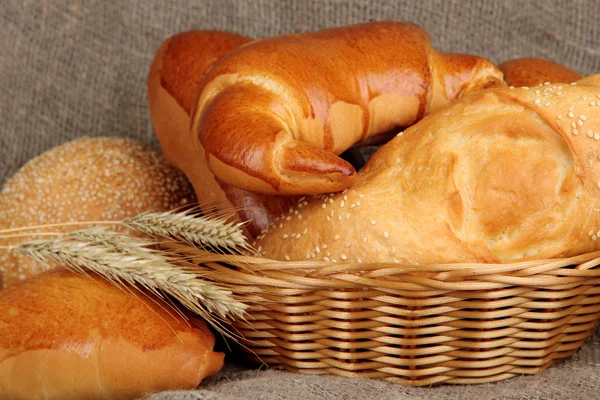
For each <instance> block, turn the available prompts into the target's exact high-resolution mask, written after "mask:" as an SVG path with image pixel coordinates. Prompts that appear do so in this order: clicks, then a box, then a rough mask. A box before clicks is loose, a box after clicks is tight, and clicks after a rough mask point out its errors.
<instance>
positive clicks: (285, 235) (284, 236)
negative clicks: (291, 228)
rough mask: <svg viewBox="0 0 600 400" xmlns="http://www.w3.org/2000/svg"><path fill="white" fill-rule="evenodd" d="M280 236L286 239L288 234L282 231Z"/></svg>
mask: <svg viewBox="0 0 600 400" xmlns="http://www.w3.org/2000/svg"><path fill="white" fill-rule="evenodd" d="M281 237H282V238H284V239H287V238H288V237H289V236H288V234H287V233H284V234H283V235H281Z"/></svg>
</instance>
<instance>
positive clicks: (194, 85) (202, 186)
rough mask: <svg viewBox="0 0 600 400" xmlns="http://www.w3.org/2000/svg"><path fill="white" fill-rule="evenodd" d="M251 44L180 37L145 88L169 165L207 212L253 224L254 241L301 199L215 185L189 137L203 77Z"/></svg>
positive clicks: (220, 36) (201, 35) (165, 50)
mask: <svg viewBox="0 0 600 400" xmlns="http://www.w3.org/2000/svg"><path fill="white" fill-rule="evenodd" d="M250 41H251V39H250V38H247V37H245V36H241V35H237V34H234V33H230V32H222V31H204V30H194V31H189V32H183V33H179V34H177V35H175V36H173V37H170V38H168V39H167V40H166V41H165V42H164V43H163V44H162V45H161V46H160V48H159V49H158V51H157V52H156V55H155V57H154V60H153V62H152V65H151V67H150V72H149V74H148V82H147V83H148V105H149V108H150V117H151V119H152V124H153V126H154V132H155V134H156V137H157V138H158V141H159V142H160V145H161V147H162V151H163V154H164V156H165V159H166V160H167V161H168V162H169V163H171V164H172V165H174V166H175V167H176V168H178V169H180V170H181V171H183V172H184V173H185V174H186V176H187V178H188V179H189V180H190V182H191V183H192V185H193V187H194V189H195V192H196V197H197V198H198V202H199V203H200V205H201V206H203V209H204V210H205V211H206V210H208V209H210V208H216V209H218V210H238V211H237V214H238V215H237V217H238V219H239V220H241V221H249V223H248V225H247V230H248V231H247V232H246V233H247V235H248V236H250V237H255V236H256V235H257V234H258V233H260V231H261V230H262V229H263V228H266V227H267V226H269V224H270V223H271V222H272V221H273V219H274V218H275V217H276V216H278V215H280V214H281V213H282V212H283V211H286V210H288V209H289V207H290V206H292V205H293V204H295V203H296V201H297V198H296V199H292V198H287V197H283V196H279V197H272V196H265V195H261V194H259V193H252V192H248V191H246V190H243V189H239V188H236V187H233V186H231V185H228V184H226V183H223V182H220V181H218V180H216V179H215V177H214V175H213V174H212V172H210V170H209V169H208V166H207V164H206V156H205V154H204V149H203V148H202V146H201V145H199V144H198V143H197V141H198V139H197V138H196V137H195V136H192V135H190V112H191V108H192V103H193V99H194V96H195V95H196V92H197V90H198V87H199V85H200V82H201V81H202V79H203V78H204V75H205V74H206V72H207V71H208V70H209V69H210V68H211V67H212V66H213V65H214V63H215V62H217V61H218V60H219V59H220V58H221V57H223V56H224V55H225V54H227V53H228V52H230V51H231V50H233V49H235V48H237V47H239V46H241V45H243V44H245V43H248V42H250Z"/></svg>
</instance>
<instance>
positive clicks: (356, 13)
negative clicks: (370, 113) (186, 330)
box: [0, 0, 600, 400]
mask: <svg viewBox="0 0 600 400" xmlns="http://www.w3.org/2000/svg"><path fill="white" fill-rule="evenodd" d="M598 11H600V0H587V1H586V0H579V1H543V0H532V1H477V0H473V1H468V0H464V1H459V0H454V1H443V0H439V1H425V0H420V1H407V0H386V1H368V0H350V1H338V0H323V1H319V0H290V1H277V0H257V1H237V0H214V1H213V0H196V1H193V0H179V1H161V0H146V1H121V0H86V1H84V0H71V1H67V0H62V1H58V0H35V1H25V0H3V1H1V2H0V93H1V94H2V97H1V98H0V121H1V125H0V129H1V131H0V185H1V184H3V183H4V182H5V181H6V179H8V177H10V175H12V174H13V173H14V172H15V171H16V170H17V169H18V168H19V167H21V166H22V165H23V164H24V163H25V162H26V161H27V160H29V159H30V158H32V157H33V156H35V155H38V154H40V153H41V152H43V151H45V150H47V149H49V148H51V147H53V146H56V145H58V144H61V143H64V142H66V141H68V140H71V139H74V138H77V137H80V136H83V135H88V136H107V135H108V136H123V137H129V138H135V139H138V140H141V141H142V142H144V143H146V144H148V145H150V146H152V147H154V148H156V149H158V145H157V142H156V140H155V138H154V134H153V132H152V127H151V124H150V120H149V116H148V110H147V105H146V92H145V83H146V74H147V71H148V67H149V65H150V61H151V59H152V57H153V55H154V52H155V50H156V49H157V47H158V46H159V44H160V43H161V42H162V41H163V40H164V39H165V38H167V37H168V36H170V35H172V34H174V33H176V32H180V31H183V30H187V29H193V28H197V29H222V30H230V31H234V32H238V33H241V34H245V35H248V36H251V37H255V38H259V37H264V36H271V35H277V34H283V33H291V32H305V31H311V30H315V29H321V28H326V27H332V26H339V25H346V24H352V23H359V22H365V21H372V20H383V19H393V20H399V21H408V22H415V23H417V24H419V25H420V26H422V27H423V28H424V29H425V30H427V31H428V32H429V34H430V35H431V38H432V42H433V44H434V46H435V47H437V48H438V49H440V50H444V51H454V52H466V53H472V54H478V55H482V56H485V57H488V58H490V59H491V60H492V61H495V62H501V61H504V60H508V59H511V58H516V57H523V56H535V57H544V58H548V59H551V60H553V61H556V62H559V63H562V64H564V65H567V66H569V67H571V68H573V69H575V70H577V71H579V72H580V73H582V74H591V73H594V72H600V24H599V23H598V20H597V15H598ZM599 393H600V332H598V331H597V333H596V335H595V337H594V338H591V339H590V340H589V341H588V342H587V343H586V345H585V346H584V347H583V348H582V349H581V350H580V351H579V352H578V353H577V354H576V355H575V356H574V357H572V358H571V359H569V360H568V361H566V362H564V363H562V364H561V365H558V366H556V367H552V368H550V369H549V370H547V371H546V372H544V373H543V374H541V375H539V376H534V377H520V378H513V379H511V380H508V381H505V382H500V383H496V384H486V385H473V386H440V387H434V388H427V389H424V388H418V389H416V388H406V387H403V386H400V385H396V384H390V383H386V382H382V381H377V380H362V379H344V378H337V377H315V376H304V375H299V374H292V373H288V372H282V371H274V370H267V371H258V370H256V369H248V368H242V367H238V366H235V365H231V364H230V365H228V366H227V367H226V368H225V369H224V370H223V371H222V372H221V373H220V374H219V375H218V376H217V377H215V378H212V379H210V380H208V381H206V382H205V383H204V384H203V385H202V386H201V389H200V390H198V391H196V392H190V393H164V394H158V395H154V396H151V397H150V398H152V399H215V400H216V399H277V400H280V399H295V398H304V399H338V398H339V399H461V400H463V399H538V398H540V399H542V398H543V399H592V398H597V397H598V396H599Z"/></svg>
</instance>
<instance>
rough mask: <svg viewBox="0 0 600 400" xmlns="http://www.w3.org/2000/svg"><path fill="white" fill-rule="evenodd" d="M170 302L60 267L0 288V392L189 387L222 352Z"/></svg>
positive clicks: (104, 394)
mask: <svg viewBox="0 0 600 400" xmlns="http://www.w3.org/2000/svg"><path fill="white" fill-rule="evenodd" d="M170 307H171V306H170V305H169V304H167V303H165V302H164V301H162V300H159V299H157V298H156V297H153V296H150V297H148V295H147V294H142V293H140V292H137V291H135V290H132V289H126V288H119V287H116V286H114V285H112V284H110V283H108V282H107V281H105V280H103V279H102V278H99V277H97V276H94V275H92V276H81V275H77V274H73V273H71V272H68V271H66V270H62V269H59V270H55V271H49V272H45V273H43V274H41V275H38V276H36V277H34V278H31V279H28V280H26V281H23V282H20V283H17V284H15V285H12V286H11V287H9V288H8V289H5V290H3V291H0V398H2V399H28V400H29V399H46V400H50V399H61V400H68V399H132V398H139V397H141V396H143V395H144V394H147V393H152V392H158V391H164V390H183V389H188V390H191V389H194V388H196V387H197V386H198V385H199V384H200V382H201V380H202V379H204V378H205V377H208V376H211V375H214V374H216V373H217V372H218V371H219V370H220V369H221V367H222V365H223V358H224V355H223V353H215V352H214V351H213V346H214V344H215V338H214V336H213V334H212V333H211V332H210V331H209V330H208V328H207V326H206V324H205V323H204V322H203V321H200V320H198V319H196V318H191V319H190V320H189V321H188V320H184V319H183V318H182V317H181V316H179V315H177V314H176V313H175V312H174V311H173V310H172V309H170Z"/></svg>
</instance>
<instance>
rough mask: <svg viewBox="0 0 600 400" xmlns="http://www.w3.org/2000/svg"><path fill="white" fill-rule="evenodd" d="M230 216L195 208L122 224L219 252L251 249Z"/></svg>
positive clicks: (144, 215)
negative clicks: (206, 212)
mask: <svg viewBox="0 0 600 400" xmlns="http://www.w3.org/2000/svg"><path fill="white" fill-rule="evenodd" d="M229 219H230V216H229V215H226V214H225V215H217V216H208V217H207V216H202V215H198V214H197V212H195V211H194V210H188V211H182V212H172V211H166V212H144V213H141V214H138V215H135V216H133V217H131V218H127V219H125V220H123V221H122V222H121V224H122V225H123V226H126V227H128V228H130V229H133V230H135V231H138V232H142V233H146V234H148V235H151V236H154V237H163V238H169V239H173V240H176V241H180V242H183V243H188V244H190V245H192V246H196V247H200V248H203V249H210V250H213V251H216V252H221V251H223V250H229V251H231V252H235V253H239V252H242V251H248V250H250V246H249V244H248V241H247V239H246V237H245V236H244V233H243V231H242V227H243V226H244V223H240V222H231V221H228V220H229Z"/></svg>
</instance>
